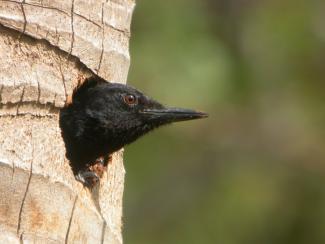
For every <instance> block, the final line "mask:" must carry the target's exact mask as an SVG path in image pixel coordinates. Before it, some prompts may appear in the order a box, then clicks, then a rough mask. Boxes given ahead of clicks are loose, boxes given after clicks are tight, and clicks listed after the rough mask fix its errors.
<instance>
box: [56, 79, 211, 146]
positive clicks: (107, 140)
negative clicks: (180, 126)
mask: <svg viewBox="0 0 325 244" xmlns="http://www.w3.org/2000/svg"><path fill="white" fill-rule="evenodd" d="M204 117H207V114H206V113H203V112H198V111H194V110H190V109H183V108H170V107H165V106H164V105H162V104H160V103H159V102H157V101H155V100H154V99H152V98H150V97H148V96H146V95H144V94H143V93H142V92H140V91H138V90H137V89H135V88H133V87H131V86H128V85H123V84H117V83H109V82H107V81H105V80H103V79H101V78H99V77H91V78H88V79H86V81H85V82H84V83H83V84H82V85H81V86H80V87H79V88H77V89H76V90H75V92H74V94H73V97H72V103H71V104H69V105H67V106H66V107H65V108H64V109H63V110H61V118H60V123H61V124H63V126H62V125H61V128H62V127H63V132H64V127H70V130H71V132H70V134H72V136H74V137H75V138H76V139H77V140H78V141H82V140H87V142H88V143H89V142H94V143H95V142H96V143H100V144H102V145H105V147H108V148H109V150H110V151H109V152H113V151H116V150H118V149H120V148H121V147H123V146H124V145H126V144H129V143H131V142H133V141H135V140H136V139H137V138H139V137H140V136H142V135H144V134H146V133H147V132H149V131H151V130H153V129H154V128H157V127H159V126H162V125H166V124H169V123H172V122H177V121H184V120H192V119H199V118H204ZM66 123H69V124H70V125H67V124H66Z"/></svg>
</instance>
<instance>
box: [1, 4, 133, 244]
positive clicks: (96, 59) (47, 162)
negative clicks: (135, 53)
mask: <svg viewBox="0 0 325 244" xmlns="http://www.w3.org/2000/svg"><path fill="white" fill-rule="evenodd" d="M133 8H134V1H133V0H111V1H98V0H0V243H25V242H26V243H27V242H28V243H122V236H121V225H122V224H121V218H122V194H123V184H124V173H125V172H124V167H123V161H122V152H121V151H120V152H118V153H115V154H114V155H113V161H112V163H111V164H109V165H108V168H107V172H105V174H104V176H103V178H102V179H101V182H100V184H99V185H98V186H97V187H95V188H94V189H93V190H91V191H90V190H88V189H87V188H84V187H83V186H82V184H80V183H79V182H76V181H75V179H74V176H73V174H72V171H71V169H70V166H69V162H68V160H67V159H66V158H65V147H64V143H63V140H62V138H61V131H60V128H59V123H58V116H59V109H60V108H61V107H63V106H64V104H65V102H66V100H67V99H68V98H69V96H71V93H72V91H73V88H74V87H75V86H76V85H77V83H78V81H79V80H81V79H84V78H85V77H87V76H89V75H91V74H93V73H96V74H98V75H99V76H101V77H103V78H105V79H106V80H109V81H112V82H121V83H125V82H126V77H127V72H128V68H129V60H130V58H129V53H128V41H129V37H130V34H129V33H130V22H131V15H132V11H133Z"/></svg>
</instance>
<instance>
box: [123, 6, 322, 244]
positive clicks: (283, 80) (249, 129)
mask: <svg viewBox="0 0 325 244" xmlns="http://www.w3.org/2000/svg"><path fill="white" fill-rule="evenodd" d="M324 9H325V4H324V2H323V1H303V0H299V1H293V0H286V1H280V0H274V1H253V0H248V1H238V0H237V1H236V0H174V1H158V0H150V1H149V0H140V1H137V6H136V9H135V12H134V18H133V24H132V37H131V42H130V44H131V45H130V52H131V68H130V73H129V84H131V85H133V86H136V87H137V88H139V89H141V90H143V91H144V92H145V93H147V94H150V96H152V97H154V98H156V99H157V100H159V101H161V102H163V103H165V104H167V105H172V106H181V107H189V108H195V109H200V110H203V111H207V112H208V113H209V114H210V117H209V118H208V119H205V120H200V121H190V122H184V123H179V124H174V125H172V126H169V127H166V128H162V129H159V130H157V131H155V132H153V133H151V134H150V135H148V136H146V137H144V138H142V139H141V140H139V141H138V142H137V143H135V144H132V145H131V146H128V147H127V148H126V150H125V158H126V159H125V167H126V170H127V175H126V189H125V194H124V223H125V226H124V239H125V243H132V244H133V243H134V244H142V243H144V244H145V243H157V244H160V243H161V244H162V243H187V244H191V243H193V244H194V243H207V244H209V243H211V244H212V243H220V244H237V243H240V244H245V243H247V244H255V243H256V244H260V243H263V244H264V243H266V244H267V243H270V244H271V243H277V244H288V243H290V244H291V243H293V244H300V243H301V244H304V243H306V244H307V243H313V244H315V243H325V232H324V230H323V226H325V207H324V206H325V187H324V186H323V184H324V183H325V177H324V176H325V167H324V166H325V162H324V161H325V150H324V146H325V133H324V129H325V109H324V107H325V106H324V102H325V96H324V88H325V87H324V86H325V83H324V77H325V75H324V70H325V69H324V64H325V28H324V23H325V15H324Z"/></svg>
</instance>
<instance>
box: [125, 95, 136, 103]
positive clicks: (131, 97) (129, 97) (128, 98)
mask: <svg viewBox="0 0 325 244" xmlns="http://www.w3.org/2000/svg"><path fill="white" fill-rule="evenodd" d="M123 98H124V102H125V103H126V104H128V105H136V104H137V103H138V100H137V98H136V97H135V96H134V95H124V97H123Z"/></svg>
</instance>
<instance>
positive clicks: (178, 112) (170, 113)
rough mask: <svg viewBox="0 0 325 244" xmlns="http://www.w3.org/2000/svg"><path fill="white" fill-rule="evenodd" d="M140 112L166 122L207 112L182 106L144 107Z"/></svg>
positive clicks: (186, 118) (193, 117)
mask: <svg viewBox="0 0 325 244" xmlns="http://www.w3.org/2000/svg"><path fill="white" fill-rule="evenodd" d="M141 113H142V114H146V115H149V116H150V118H151V119H155V120H156V119H157V120H160V121H161V122H167V123H168V122H177V121H185V120H192V119H201V118H206V117H208V114H207V113H204V112H199V111H195V110H191V109H184V108H159V109H145V110H143V111H141Z"/></svg>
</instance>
